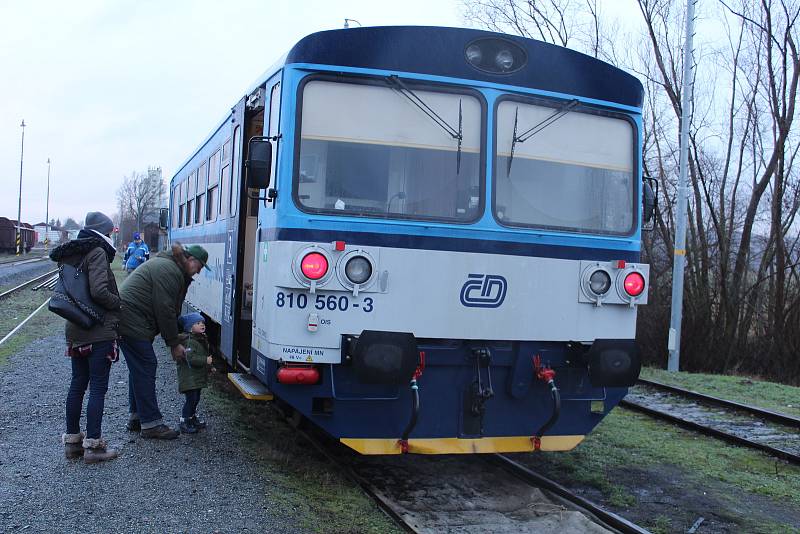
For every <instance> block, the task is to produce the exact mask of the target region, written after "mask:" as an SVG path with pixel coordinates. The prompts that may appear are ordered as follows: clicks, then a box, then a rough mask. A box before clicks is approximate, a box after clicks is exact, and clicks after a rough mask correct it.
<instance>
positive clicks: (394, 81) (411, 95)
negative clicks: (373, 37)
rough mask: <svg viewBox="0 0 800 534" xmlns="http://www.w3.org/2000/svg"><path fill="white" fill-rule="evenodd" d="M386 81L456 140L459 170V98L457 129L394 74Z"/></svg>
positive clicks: (460, 114) (461, 139)
mask: <svg viewBox="0 0 800 534" xmlns="http://www.w3.org/2000/svg"><path fill="white" fill-rule="evenodd" d="M386 82H387V83H388V84H389V85H391V86H393V88H394V89H395V90H396V91H397V92H398V93H400V94H401V95H403V96H404V97H406V98H407V99H408V100H409V101H410V102H411V103H412V104H414V105H415V106H417V108H419V109H420V111H422V112H423V113H424V114H425V115H427V116H428V117H429V118H430V119H431V120H432V121H433V122H435V123H436V124H437V125H438V126H439V127H440V128H441V129H442V130H444V131H445V132H446V133H447V134H448V135H449V136H450V137H452V138H453V139H455V140H457V141H458V152H457V154H456V174H459V173H460V172H461V143H462V141H463V140H464V135H463V134H464V132H463V115H462V112H461V99H460V98H459V99H458V130H456V129H455V128H453V127H452V126H450V124H448V122H447V121H446V120H444V119H443V118H442V117H441V116H439V114H438V113H436V112H435V111H434V110H433V109H432V108H431V107H430V106H429V105H428V104H426V103H425V101H423V100H422V99H421V98H420V97H419V95H417V94H416V93H415V92H414V91H412V90H411V89H409V88H408V86H407V85H406V84H404V83H403V80H401V79H400V78H399V77H398V76H397V75H396V74H392V75H391V76H387V77H386Z"/></svg>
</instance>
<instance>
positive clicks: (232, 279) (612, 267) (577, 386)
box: [170, 27, 652, 454]
mask: <svg viewBox="0 0 800 534" xmlns="http://www.w3.org/2000/svg"><path fill="white" fill-rule="evenodd" d="M642 99H643V88H642V85H641V83H640V82H639V81H638V80H636V79H635V78H634V77H633V76H631V75H629V74H627V73H625V72H623V71H622V70H620V69H617V68H615V67H613V66H611V65H608V64H606V63H604V62H602V61H599V60H597V59H594V58H591V57H588V56H585V55H583V54H580V53H577V52H574V51H572V50H568V49H565V48H561V47H557V46H553V45H550V44H546V43H542V42H538V41H535V40H531V39H525V38H520V37H514V36H509V35H503V34H498V33H490V32H484V31H478V30H472V29H457V28H438V27H375V28H357V29H345V30H334V31H324V32H319V33H315V34H312V35H309V36H307V37H305V38H303V39H302V40H300V41H299V42H298V43H297V44H295V45H294V47H293V48H291V50H290V51H289V52H288V53H287V54H286V55H285V56H284V57H283V58H282V59H281V60H280V61H279V62H278V63H277V64H276V65H274V66H273V67H272V68H271V69H269V70H268V71H267V72H266V73H265V74H264V75H263V76H262V77H261V78H260V79H259V81H258V82H257V83H256V84H255V85H254V86H253V87H252V88H251V89H250V90H249V91H248V92H247V93H246V94H245V95H244V96H243V97H242V98H241V99H240V100H239V101H238V102H237V103H235V104H234V106H233V107H232V108H231V112H230V114H229V115H227V116H226V117H225V118H224V120H223V121H222V122H221V123H220V124H219V126H218V127H217V128H216V129H215V130H214V131H213V132H212V133H211V135H210V136H209V137H208V138H207V139H206V140H205V141H204V142H203V143H202V144H201V145H200V147H199V148H197V150H196V151H195V152H194V153H193V154H192V156H191V157H190V158H189V160H188V161H187V162H186V163H185V164H184V165H183V166H182V167H181V168H180V169H179V170H178V172H177V173H176V174H175V176H174V178H173V179H172V182H171V186H170V192H171V204H170V210H171V223H170V237H171V239H172V240H173V241H180V242H181V243H184V244H201V245H203V246H204V247H206V249H208V251H209V253H210V266H211V267H212V268H213V272H212V273H206V272H205V271H204V272H203V273H202V274H200V275H198V278H197V280H196V281H195V282H194V283H193V284H192V285H191V287H190V290H189V294H188V296H187V302H188V303H189V304H190V305H191V306H193V307H195V308H196V309H198V310H200V311H201V312H202V313H203V314H205V316H206V317H207V318H208V320H209V323H210V325H211V328H210V331H211V334H212V336H213V338H214V341H215V343H216V344H217V345H218V347H219V350H220V352H221V354H222V355H223V356H224V358H225V359H226V360H227V361H228V363H229V364H230V365H231V366H232V367H233V368H235V369H237V370H240V371H242V372H243V374H244V375H245V376H250V377H251V379H256V380H257V381H258V382H260V384H263V385H264V386H266V387H267V388H268V389H269V391H270V392H271V394H273V395H274V396H276V397H277V398H279V399H280V400H281V401H282V402H284V403H286V404H288V405H290V406H291V407H292V408H294V409H295V410H296V411H297V412H299V413H301V414H302V415H303V416H305V417H306V418H308V419H309V420H311V421H312V422H313V423H315V424H316V425H318V426H319V427H321V428H322V429H324V430H325V431H326V432H328V433H329V434H330V435H332V436H334V437H335V438H337V439H338V440H340V441H341V442H342V443H344V444H346V445H348V446H349V447H351V448H353V449H355V450H356V451H358V452H360V453H363V454H399V453H404V452H409V453H422V454H438V453H483V452H520V451H532V450H548V451H563V450H569V449H572V448H573V447H575V446H576V445H577V444H578V443H580V442H581V440H583V439H584V437H585V436H586V434H587V433H588V432H589V431H591V430H592V428H593V427H594V426H595V425H597V424H598V423H599V422H600V421H601V420H602V418H603V417H604V416H605V415H606V414H608V413H609V411H610V410H611V409H612V408H613V407H614V406H615V405H616V404H617V403H618V402H619V401H620V399H622V397H623V396H624V395H625V394H626V392H627V387H628V386H630V385H632V384H633V383H634V382H635V380H636V378H637V377H638V374H639V370H640V355H639V352H638V350H637V348H636V344H635V341H634V338H635V330H636V312H637V308H638V306H640V305H642V304H646V303H647V290H648V266H647V265H645V264H642V263H640V262H639V259H640V247H641V230H642V221H643V219H647V218H648V217H649V215H650V214H649V213H648V212H651V211H652V205H651V204H650V202H646V203H645V204H644V205H643V192H645V191H649V189H648V187H647V186H646V184H643V182H642V173H641V164H640V162H641V147H642V124H641V107H642ZM649 199H650V197H649V196H648V200H649Z"/></svg>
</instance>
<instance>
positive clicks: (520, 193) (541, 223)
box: [494, 99, 635, 234]
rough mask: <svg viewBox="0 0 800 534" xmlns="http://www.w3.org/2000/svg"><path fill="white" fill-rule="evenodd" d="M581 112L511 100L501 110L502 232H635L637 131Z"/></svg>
mask: <svg viewBox="0 0 800 534" xmlns="http://www.w3.org/2000/svg"><path fill="white" fill-rule="evenodd" d="M575 104H576V103H565V104H560V105H553V106H550V105H543V104H542V103H530V102H526V101H522V100H517V99H505V100H502V101H501V102H500V104H499V105H498V107H497V125H496V132H497V136H496V139H497V155H496V160H495V170H494V181H495V184H494V186H495V201H494V204H495V205H494V211H495V217H496V218H497V220H498V221H499V222H500V223H501V224H504V225H507V226H521V227H537V228H553V229H563V230H567V231H572V232H586V233H600V234H628V233H630V232H632V231H633V227H634V213H635V208H634V206H635V202H634V198H635V197H634V194H635V188H634V157H633V155H634V142H635V138H634V125H633V123H632V122H630V121H628V120H627V119H626V118H624V117H622V116H617V115H612V114H602V115H601V114H599V113H590V112H584V111H583V110H581V111H578V110H575V109H572V108H573V107H574V105H575ZM512 147H513V150H512Z"/></svg>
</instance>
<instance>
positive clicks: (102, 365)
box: [67, 341, 113, 439]
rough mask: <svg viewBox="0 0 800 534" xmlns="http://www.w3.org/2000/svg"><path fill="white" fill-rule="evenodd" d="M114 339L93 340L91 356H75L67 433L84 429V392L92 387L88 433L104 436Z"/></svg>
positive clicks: (90, 390) (88, 408)
mask: <svg viewBox="0 0 800 534" xmlns="http://www.w3.org/2000/svg"><path fill="white" fill-rule="evenodd" d="M112 344H113V341H101V342H99V343H92V352H91V353H90V354H89V355H88V356H72V357H70V360H71V361H72V381H71V382H70V384H69V392H68V393H67V434H78V433H80V431H81V409H82V408H83V395H84V393H86V388H87V386H88V388H89V402H87V404H86V437H87V438H89V439H100V436H101V432H102V424H103V407H104V405H105V401H106V391H108V375H109V373H110V372H111V361H110V360H109V359H108V358H107V357H106V355H107V354H108V353H109V352H111V347H112Z"/></svg>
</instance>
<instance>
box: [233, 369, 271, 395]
mask: <svg viewBox="0 0 800 534" xmlns="http://www.w3.org/2000/svg"><path fill="white" fill-rule="evenodd" d="M228 380H230V381H231V382H233V385H234V386H236V389H238V390H239V393H241V394H242V397H244V398H245V399H249V400H263V401H269V400H272V392H271V391H270V390H269V389H267V386H265V385H264V384H262V383H261V382H259V381H258V379H257V378H255V377H254V376H253V375H249V374H246V373H228Z"/></svg>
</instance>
